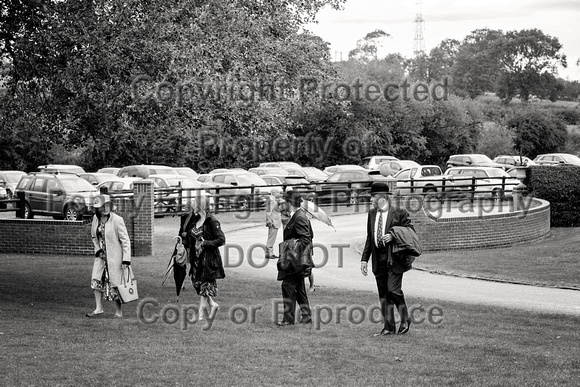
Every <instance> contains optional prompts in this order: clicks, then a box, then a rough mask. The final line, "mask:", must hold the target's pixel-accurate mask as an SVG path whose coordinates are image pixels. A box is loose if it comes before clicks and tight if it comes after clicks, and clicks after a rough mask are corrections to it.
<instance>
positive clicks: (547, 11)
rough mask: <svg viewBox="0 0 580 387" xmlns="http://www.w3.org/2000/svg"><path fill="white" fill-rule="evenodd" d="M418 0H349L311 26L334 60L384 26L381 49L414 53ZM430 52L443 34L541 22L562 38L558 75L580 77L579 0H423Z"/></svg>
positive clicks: (453, 36)
mask: <svg viewBox="0 0 580 387" xmlns="http://www.w3.org/2000/svg"><path fill="white" fill-rule="evenodd" d="M417 3H418V1H417V0H347V1H346V3H345V4H344V7H343V10H339V11H337V10H333V9H331V8H330V7H328V8H325V9H323V10H322V11H320V12H319V14H318V16H317V22H318V23H316V24H310V25H308V26H307V29H308V30H310V31H312V32H313V33H314V34H316V35H318V36H320V37H321V38H322V39H324V40H325V41H327V42H329V43H330V50H331V54H332V56H333V59H334V60H340V58H341V54H342V59H344V60H346V59H348V52H349V51H350V50H352V49H353V48H355V47H356V43H357V40H359V39H361V38H363V37H364V36H365V35H366V34H367V33H369V32H371V31H374V30H376V29H380V30H383V31H385V32H386V33H387V34H389V35H390V36H389V37H387V38H385V39H384V42H383V47H382V49H381V50H380V51H379V54H385V55H386V54H388V53H397V52H398V53H401V54H403V55H404V56H405V57H412V56H413V43H414V40H415V39H414V38H415V18H416V15H417V10H418V9H419V8H418V6H417ZM420 9H421V14H422V16H423V20H424V23H423V26H424V30H423V37H424V45H425V49H426V52H427V53H428V52H429V51H430V50H431V49H432V48H433V47H435V46H437V45H438V44H439V43H440V42H441V41H442V40H444V39H448V38H450V39H457V40H459V41H462V40H463V38H465V36H467V35H468V34H469V33H470V32H471V31H473V30H476V29H481V28H490V29H499V30H502V31H503V32H507V31H513V30H517V31H519V30H522V29H531V28H537V29H539V30H541V31H542V32H544V34H546V35H550V36H552V37H556V38H558V40H559V41H560V43H561V44H562V45H563V48H562V51H563V52H564V53H565V54H566V56H567V59H568V68H567V69H563V68H561V69H560V70H559V71H558V76H560V77H561V78H564V79H568V80H571V81H572V80H578V81H580V66H577V65H576V61H577V60H578V59H580V23H579V21H580V0H462V1H459V0H422V6H421V7H420Z"/></svg>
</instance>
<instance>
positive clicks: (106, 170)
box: [97, 167, 121, 176]
mask: <svg viewBox="0 0 580 387" xmlns="http://www.w3.org/2000/svg"><path fill="white" fill-rule="evenodd" d="M120 170H121V168H115V167H105V168H101V169H99V170H98V171H97V173H110V174H112V175H115V176H117V175H118V174H119V171H120Z"/></svg>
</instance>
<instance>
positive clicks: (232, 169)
mask: <svg viewBox="0 0 580 387" xmlns="http://www.w3.org/2000/svg"><path fill="white" fill-rule="evenodd" d="M230 171H237V172H247V171H246V170H245V169H244V168H216V169H212V170H211V171H209V174H210V175H213V174H214V173H222V172H230Z"/></svg>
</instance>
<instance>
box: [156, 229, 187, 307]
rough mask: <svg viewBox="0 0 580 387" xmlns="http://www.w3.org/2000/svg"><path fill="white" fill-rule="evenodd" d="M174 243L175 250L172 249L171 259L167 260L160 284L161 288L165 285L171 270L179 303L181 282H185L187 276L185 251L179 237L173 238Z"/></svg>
mask: <svg viewBox="0 0 580 387" xmlns="http://www.w3.org/2000/svg"><path fill="white" fill-rule="evenodd" d="M173 240H174V241H175V248H174V249H173V254H171V258H170V259H169V263H168V264H167V269H166V270H165V276H164V277H163V282H161V286H163V285H164V284H165V281H166V280H167V278H168V277H169V273H170V272H171V269H173V279H174V280H175V292H176V293H177V300H178V301H179V294H180V293H181V289H182V288H183V282H184V281H185V277H186V276H187V267H186V262H187V251H186V250H185V247H184V246H183V244H182V243H181V237H180V236H176V237H174V238H173Z"/></svg>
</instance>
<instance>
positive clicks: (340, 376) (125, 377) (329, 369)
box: [0, 217, 580, 386]
mask: <svg viewBox="0 0 580 387" xmlns="http://www.w3.org/2000/svg"><path fill="white" fill-rule="evenodd" d="M220 219H223V221H222V224H224V229H225V230H227V229H231V228H232V227H233V225H232V224H230V223H229V222H228V221H227V220H226V219H224V218H222V217H220ZM177 225H178V220H177V219H176V218H173V219H171V218H169V219H164V220H156V243H155V246H156V247H155V249H156V253H155V255H154V256H153V257H136V258H134V271H135V273H136V276H137V279H138V281H139V293H140V296H141V299H142V300H143V299H155V300H157V301H158V303H159V305H158V306H156V307H153V308H151V309H146V312H147V313H146V317H147V318H151V317H152V316H153V314H154V313H160V312H161V310H162V308H163V309H164V308H167V306H168V305H171V304H170V303H169V302H168V300H169V299H171V298H172V297H173V296H174V288H173V286H172V281H170V283H169V285H168V286H165V287H161V286H160V284H161V279H162V273H163V271H164V268H165V265H166V262H167V260H168V255H167V251H168V246H167V243H166V242H165V240H166V239H167V238H164V240H163V241H162V242H160V243H157V235H158V231H159V234H160V235H161V234H165V235H171V231H172V230H173V229H174V228H175V227H176V226H177ZM519 249H520V248H518V249H512V250H504V252H505V253H504V255H505V257H504V259H505V260H514V259H515V257H516V254H517V251H519ZM497 251H499V250H497ZM509 251H511V253H510V254H508V253H507V252H509ZM493 252H496V250H493V251H492V253H493ZM487 253H489V252H487ZM428 258H429V259H428ZM0 259H1V261H2V266H0V267H1V268H0V296H1V303H0V385H6V386H12V385H51V386H53V385H70V386H73V385H74V386H77V385H87V386H89V385H120V386H124V385H127V386H129V385H184V386H185V385H196V384H201V385H230V386H254V385H268V386H276V385H288V386H290V385H297V384H302V385H316V386H336V385H340V386H355V385H356V386H359V385H360V386H365V385H369V386H370V385H373V386H374V385H377V386H378V385H380V386H384V385H400V384H403V385H419V386H434V385H437V386H445V385H457V386H464V385H486V386H489V385H497V386H504V385H518V386H520V385H522V386H523V385H569V386H575V385H577V380H578V378H580V349H579V346H578V345H577V343H578V342H579V340H580V331H579V330H578V327H579V326H580V317H570V316H560V315H546V314H535V313H529V312H523V311H518V310H507V309H492V308H490V307H483V306H473V305H463V304H456V303H450V302H446V301H441V300H429V299H410V300H408V302H409V304H410V305H415V306H416V305H422V306H423V307H424V308H425V309H427V308H428V307H429V306H430V305H435V304H437V305H439V306H440V307H441V308H442V310H443V313H444V316H443V320H442V322H441V323H440V324H432V323H429V322H425V323H423V324H415V325H412V327H411V331H410V332H409V334H408V335H405V336H395V337H389V338H384V337H380V338H377V337H373V333H378V332H379V331H380V329H381V324H380V323H373V322H371V321H370V320H369V318H368V316H367V318H365V319H364V321H363V322H362V323H360V324H356V323H354V322H349V321H348V319H347V316H346V312H342V314H341V317H342V318H341V320H340V323H339V322H338V320H337V318H336V314H334V318H333V319H332V321H331V322H330V323H329V324H326V325H320V327H319V328H320V329H316V328H317V327H316V324H315V326H313V327H307V326H296V327H287V328H277V327H275V326H274V325H273V322H274V321H275V319H274V318H273V312H272V309H273V308H272V302H273V300H278V299H279V297H280V283H279V282H277V281H275V279H272V280H271V281H269V280H261V279H255V278H249V277H245V276H242V275H241V274H237V273H235V272H234V271H232V270H228V271H227V272H226V273H227V278H226V279H225V280H223V281H220V282H219V286H220V295H219V297H218V298H217V299H216V300H217V301H218V302H219V303H220V305H221V310H220V311H219V312H218V314H217V317H216V319H215V320H214V322H213V325H212V327H211V329H208V330H204V328H203V327H204V326H205V327H207V325H203V326H201V325H200V323H196V324H194V325H187V326H185V328H186V329H182V326H181V324H180V323H179V322H177V323H174V324H170V323H164V322H162V321H161V320H159V321H157V322H155V323H150V324H147V323H145V322H144V321H142V320H140V319H139V318H138V317H137V308H138V305H139V304H138V303H137V302H135V303H131V304H128V305H126V306H125V307H124V313H125V316H126V318H124V319H114V318H112V315H113V311H114V307H113V305H112V303H106V304H105V312H106V316H105V317H102V318H97V319H88V318H86V317H84V314H85V313H86V312H90V311H92V309H93V308H94V300H93V295H92V292H91V291H90V289H89V282H90V271H91V265H92V258H91V257H78V256H44V255H33V256H24V255H5V254H4V255H0ZM422 261H423V262H433V259H431V258H430V257H425V259H422ZM310 300H311V305H312V306H313V307H315V308H320V307H321V306H329V307H330V308H331V309H333V310H336V308H337V307H338V306H341V305H343V306H349V307H351V308H352V307H353V306H356V305H360V306H361V307H363V308H364V309H365V310H368V308H369V307H371V306H374V305H378V300H377V295H376V294H375V293H374V292H356V293H355V292H350V291H344V290H340V289H332V288H320V289H319V290H318V291H317V292H316V293H315V294H313V295H311V297H310ZM197 301H198V298H197V296H194V291H193V289H192V287H191V285H190V284H187V288H186V290H185V291H184V292H183V293H182V305H183V304H188V303H192V302H197ZM236 305H239V306H240V308H243V309H245V310H249V309H250V307H252V306H254V307H261V310H260V311H259V312H258V313H256V318H255V320H254V321H253V322H251V321H245V322H242V321H241V320H242V318H243V315H242V313H241V310H242V309H239V310H238V312H237V313H236V314H234V315H233V316H231V315H230V314H231V312H232V311H233V310H234V307H235V306H236ZM350 310H352V309H350ZM179 314H180V316H179V317H183V315H182V314H181V312H179ZM164 315H165V316H166V317H172V315H171V314H164ZM358 316H359V315H357V314H354V315H353V316H351V317H355V318H356V317H358ZM424 316H425V313H418V317H424ZM249 317H250V316H248V318H249ZM321 317H323V318H326V317H328V315H327V314H326V313H322V314H321ZM234 318H235V319H240V320H237V321H238V322H240V323H239V324H238V323H236V322H234V321H233V319H234ZM375 318H376V316H375ZM317 321H318V322H320V319H317V318H316V316H315V323H316V322H317Z"/></svg>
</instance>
